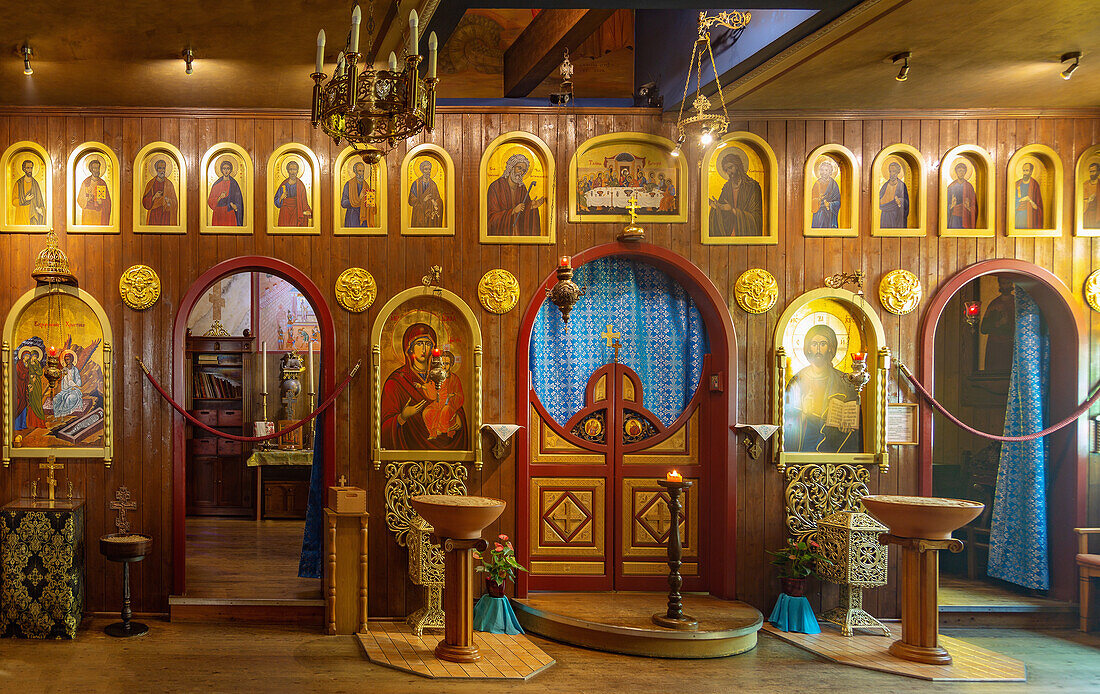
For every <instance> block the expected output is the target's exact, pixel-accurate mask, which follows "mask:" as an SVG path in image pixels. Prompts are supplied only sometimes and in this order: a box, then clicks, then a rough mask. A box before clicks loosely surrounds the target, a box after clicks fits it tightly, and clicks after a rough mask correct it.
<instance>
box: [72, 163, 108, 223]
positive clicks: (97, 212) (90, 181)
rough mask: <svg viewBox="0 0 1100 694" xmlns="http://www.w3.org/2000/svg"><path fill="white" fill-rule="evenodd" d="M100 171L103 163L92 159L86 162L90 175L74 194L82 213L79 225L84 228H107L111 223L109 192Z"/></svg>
mask: <svg viewBox="0 0 1100 694" xmlns="http://www.w3.org/2000/svg"><path fill="white" fill-rule="evenodd" d="M102 170H103V161H102V160H101V159H100V158H99V157H93V158H92V159H91V161H89V162H88V173H89V174H90V175H89V176H88V177H87V178H85V179H84V182H83V183H81V184H80V190H78V191H77V194H76V204H77V205H79V206H80V209H81V210H82V211H83V214H82V215H81V217H80V223H81V224H83V225H85V226H107V225H108V224H110V223H111V191H110V189H109V188H108V187H107V181H105V180H103V179H102V178H101V177H100V173H101V172H102Z"/></svg>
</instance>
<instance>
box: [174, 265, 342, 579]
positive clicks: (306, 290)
mask: <svg viewBox="0 0 1100 694" xmlns="http://www.w3.org/2000/svg"><path fill="white" fill-rule="evenodd" d="M240 272H267V273H270V274H273V275H278V276H279V277H281V278H283V279H284V280H286V281H288V282H290V283H292V284H294V285H295V286H296V287H298V288H299V289H301V290H302V293H303V294H305V296H306V298H307V299H309V303H310V304H311V305H312V306H313V309H314V312H315V313H316V314H317V322H318V324H319V327H320V329H321V369H320V371H321V373H320V381H321V384H320V385H321V390H320V392H319V393H318V394H317V395H318V400H319V401H320V400H322V399H324V397H325V396H327V394H328V393H331V392H332V391H333V390H334V389H335V388H336V368H335V367H336V364H335V362H336V326H335V323H334V322H333V319H332V312H331V311H330V310H329V307H328V302H326V301H325V296H324V294H323V293H322V292H321V290H320V289H319V288H318V287H317V285H316V284H314V282H313V280H311V279H310V278H309V276H307V275H306V274H305V273H303V272H302V271H301V270H299V269H298V268H296V267H294V266H293V265H291V264H290V263H287V262H285V261H282V260H279V259H277V258H269V257H267V256H262V255H246V256H241V257H239V258H231V259H229V260H226V261H223V262H221V263H218V264H217V265H215V266H214V267H212V268H210V269H209V270H207V271H206V272H204V273H203V274H202V275H201V276H199V278H198V279H196V280H195V281H194V282H193V283H192V284H191V287H190V288H189V289H188V290H187V293H186V294H184V296H183V298H182V299H180V304H179V310H177V311H176V318H175V321H173V323H172V397H173V398H175V399H176V401H177V402H184V398H185V397H186V396H185V394H184V393H185V391H184V387H185V374H184V350H185V347H186V345H187V318H188V316H190V315H191V309H193V308H194V307H195V304H196V303H197V302H198V301H199V299H200V298H202V295H203V294H204V293H205V292H206V290H207V289H209V288H210V287H211V285H213V284H214V283H215V282H217V281H218V280H220V279H222V278H224V277H227V276H229V275H233V274H237V273H240ZM323 425H324V426H323V428H322V436H323V437H324V439H323V440H324V447H325V450H324V456H325V457H324V465H325V486H326V487H330V486H332V485H333V484H335V483H336V417H333V416H331V414H330V415H329V416H326V417H325V418H324V421H323ZM184 430H185V422H184V419H183V417H181V416H180V415H178V414H173V417H172V592H173V594H175V595H182V594H183V591H184V590H185V588H186V576H187V564H186V562H187V526H186V523H187V496H186V495H187V476H186V454H185V453H186V450H185V449H186V441H185V440H184Z"/></svg>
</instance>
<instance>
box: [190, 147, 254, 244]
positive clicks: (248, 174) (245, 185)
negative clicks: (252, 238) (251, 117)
mask: <svg viewBox="0 0 1100 694" xmlns="http://www.w3.org/2000/svg"><path fill="white" fill-rule="evenodd" d="M227 153H232V154H234V155H236V156H238V157H240V159H241V161H243V162H244V170H243V171H234V174H235V176H234V178H235V179H236V181H237V185H238V186H240V188H241V197H242V198H243V202H244V210H243V213H244V214H243V215H242V217H241V221H242V222H244V223H243V224H242V225H241V226H239V227H222V226H214V225H212V224H211V223H210V222H209V221H207V218H208V217H209V216H210V208H209V206H208V205H207V204H206V199H207V197H208V196H209V195H210V186H212V185H214V184H215V183H216V182H217V181H218V178H220V176H215V177H214V178H213V179H212V180H211V178H210V170H209V169H210V165H211V163H212V162H214V161H215V160H216V159H217V158H218V157H220V156H221V155H222V154H227ZM199 166H200V176H199V178H200V181H201V184H202V187H201V189H200V190H199V233H200V234H251V233H252V228H253V219H252V215H253V211H254V209H255V205H256V191H255V181H256V178H255V174H254V172H253V169H252V157H251V156H249V154H248V152H246V151H245V150H244V148H243V147H241V146H240V145H238V144H235V143H233V142H219V143H218V144H216V145H214V146H213V147H211V148H210V149H208V150H206V153H205V154H203V155H202V163H201V164H200V165H199Z"/></svg>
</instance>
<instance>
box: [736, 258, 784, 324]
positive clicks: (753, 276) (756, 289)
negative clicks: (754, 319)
mask: <svg viewBox="0 0 1100 694" xmlns="http://www.w3.org/2000/svg"><path fill="white" fill-rule="evenodd" d="M733 296H734V298H736V299H737V305H738V306H740V307H741V308H743V309H744V310H745V311H747V312H749V313H766V312H767V311H768V310H770V309H771V307H772V306H775V301H776V299H778V298H779V283H778V282H776V281H775V277H772V273H770V272H768V271H767V270H765V269H763V268H758V267H754V268H750V269H748V270H745V271H744V272H742V273H741V276H740V277H738V278H737V281H736V282H734V284H733Z"/></svg>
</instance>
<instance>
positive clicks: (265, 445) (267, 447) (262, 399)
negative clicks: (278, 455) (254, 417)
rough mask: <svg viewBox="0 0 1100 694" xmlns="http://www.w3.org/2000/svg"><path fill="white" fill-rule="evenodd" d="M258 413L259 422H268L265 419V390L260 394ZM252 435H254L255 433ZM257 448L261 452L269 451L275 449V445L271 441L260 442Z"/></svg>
mask: <svg viewBox="0 0 1100 694" xmlns="http://www.w3.org/2000/svg"><path fill="white" fill-rule="evenodd" d="M260 413H261V414H260V416H261V419H260V421H261V422H263V423H264V424H267V422H268V421H270V420H268V418H267V388H264V389H263V391H262V392H261V393H260ZM252 433H253V434H255V433H256V432H252ZM259 447H260V449H261V450H265V451H270V450H272V449H273V448H275V444H274V443H272V441H271V439H267V440H265V441H260V443H259Z"/></svg>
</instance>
